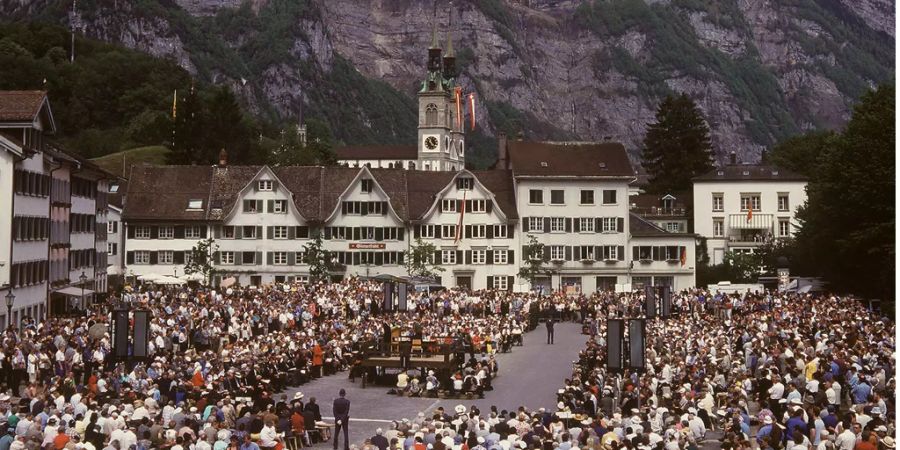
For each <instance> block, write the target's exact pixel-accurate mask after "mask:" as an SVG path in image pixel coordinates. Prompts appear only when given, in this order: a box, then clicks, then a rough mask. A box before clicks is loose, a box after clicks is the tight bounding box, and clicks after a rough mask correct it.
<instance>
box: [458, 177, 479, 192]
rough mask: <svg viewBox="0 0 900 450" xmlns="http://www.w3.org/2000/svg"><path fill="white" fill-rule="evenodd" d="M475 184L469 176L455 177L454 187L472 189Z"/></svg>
mask: <svg viewBox="0 0 900 450" xmlns="http://www.w3.org/2000/svg"><path fill="white" fill-rule="evenodd" d="M474 185H475V180H473V179H471V178H457V179H456V189H459V190H468V191H470V190H472V187H473V186H474Z"/></svg>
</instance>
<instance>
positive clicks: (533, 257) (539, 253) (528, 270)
mask: <svg viewBox="0 0 900 450" xmlns="http://www.w3.org/2000/svg"><path fill="white" fill-rule="evenodd" d="M543 258H544V244H542V243H540V242H538V240H537V238H536V237H535V236H534V235H533V234H532V235H528V244H526V245H525V246H524V247H523V255H522V262H523V265H522V267H520V268H519V273H518V275H519V278H521V279H524V280H527V281H528V283H529V284H534V280H536V279H537V278H538V277H541V276H546V275H548V274H549V273H550V272H549V271H548V270H547V269H545V268H544V267H543Z"/></svg>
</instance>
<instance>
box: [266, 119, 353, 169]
mask: <svg viewBox="0 0 900 450" xmlns="http://www.w3.org/2000/svg"><path fill="white" fill-rule="evenodd" d="M306 133H307V137H306V143H305V144H304V143H303V142H302V141H301V137H300V128H299V127H290V128H288V129H285V130H282V131H281V140H280V142H279V144H278V146H277V147H276V148H275V149H274V150H273V151H272V152H270V153H269V160H270V164H272V165H277V166H333V165H336V164H337V154H335V152H334V149H333V148H332V145H331V130H329V129H328V125H327V124H326V123H325V122H322V121H319V120H308V121H307V122H306Z"/></svg>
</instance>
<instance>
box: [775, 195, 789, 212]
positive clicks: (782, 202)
mask: <svg viewBox="0 0 900 450" xmlns="http://www.w3.org/2000/svg"><path fill="white" fill-rule="evenodd" d="M790 209H791V203H790V201H789V199H788V194H785V193H780V194H778V210H779V211H782V212H785V211H790Z"/></svg>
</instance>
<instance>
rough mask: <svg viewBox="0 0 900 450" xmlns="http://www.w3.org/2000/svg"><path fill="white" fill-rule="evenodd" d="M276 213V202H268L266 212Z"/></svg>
mask: <svg viewBox="0 0 900 450" xmlns="http://www.w3.org/2000/svg"><path fill="white" fill-rule="evenodd" d="M274 211H275V200H266V212H267V213H272V212H274Z"/></svg>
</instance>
